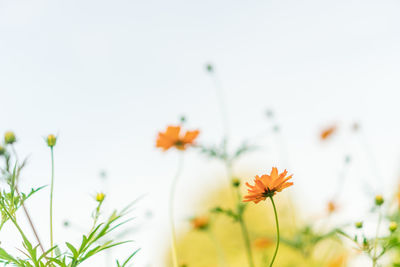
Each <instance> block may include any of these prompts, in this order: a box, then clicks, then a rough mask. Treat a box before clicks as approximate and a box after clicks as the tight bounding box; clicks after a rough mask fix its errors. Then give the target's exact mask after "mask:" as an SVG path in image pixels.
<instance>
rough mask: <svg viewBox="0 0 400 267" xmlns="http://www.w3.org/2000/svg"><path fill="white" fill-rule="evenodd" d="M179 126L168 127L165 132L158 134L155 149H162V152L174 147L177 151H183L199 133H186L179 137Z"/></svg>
mask: <svg viewBox="0 0 400 267" xmlns="http://www.w3.org/2000/svg"><path fill="white" fill-rule="evenodd" d="M180 131H181V126H168V127H167V130H166V131H165V132H159V133H158V137H157V144H156V147H160V148H162V149H163V150H164V151H166V150H168V149H170V148H171V147H175V148H176V149H179V150H185V149H186V148H187V147H188V146H189V145H192V144H193V143H194V140H195V139H196V137H197V136H198V135H199V133H200V131H198V130H195V131H186V133H185V134H183V135H181V134H180Z"/></svg>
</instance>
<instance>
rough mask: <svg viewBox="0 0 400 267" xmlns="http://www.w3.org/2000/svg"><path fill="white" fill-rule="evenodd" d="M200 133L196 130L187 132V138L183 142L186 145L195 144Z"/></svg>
mask: <svg viewBox="0 0 400 267" xmlns="http://www.w3.org/2000/svg"><path fill="white" fill-rule="evenodd" d="M199 133H200V131H199V130H195V131H187V132H186V134H185V136H184V137H183V139H182V141H183V142H184V143H193V141H194V139H196V137H197V136H198V135H199Z"/></svg>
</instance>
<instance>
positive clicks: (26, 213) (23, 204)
mask: <svg viewBox="0 0 400 267" xmlns="http://www.w3.org/2000/svg"><path fill="white" fill-rule="evenodd" d="M11 150H12V152H13V154H14V156H15V160H16V162H17V163H16V164H18V153H17V150H16V149H15V146H14V144H12V145H11ZM22 166H23V165H22ZM22 166H21V167H19V168H18V172H17V174H16V175H17V176H16V178H15V185H14V189H15V192H16V193H17V195H18V197H19V198H20V200H21V206H22V209H23V211H24V213H25V216H26V218H27V219H28V223H29V225H30V227H31V229H32V232H33V234H34V235H35V238H36V240H37V242H38V244H39V247H40V249H41V250H42V252H43V254H44V253H45V250H44V247H43V245H42V242H40V238H39V235H38V233H37V231H36V228H35V225H34V224H33V221H32V219H31V216H30V215H29V212H28V209H27V208H26V206H25V203H24V200H23V199H22V196H21V194H20V192H19V190H18V181H19V174H20V170H21V169H22ZM7 169H8V168H7ZM7 214H8V215H9V217H10V216H11V215H10V214H9V213H8V212H7ZM10 219H11V220H13V218H11V217H10ZM13 222H14V224H15V226H16V227H17V228H18V230H19V231H20V232H21V234H23V233H22V230H21V229H20V228H19V226H18V224H17V222H16V221H13Z"/></svg>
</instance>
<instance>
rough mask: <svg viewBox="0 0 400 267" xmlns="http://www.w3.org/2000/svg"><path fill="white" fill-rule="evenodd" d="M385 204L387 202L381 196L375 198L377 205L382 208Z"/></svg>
mask: <svg viewBox="0 0 400 267" xmlns="http://www.w3.org/2000/svg"><path fill="white" fill-rule="evenodd" d="M383 202H385V200H384V199H383V197H382V196H381V195H376V196H375V205H377V206H381V205H382V204H383Z"/></svg>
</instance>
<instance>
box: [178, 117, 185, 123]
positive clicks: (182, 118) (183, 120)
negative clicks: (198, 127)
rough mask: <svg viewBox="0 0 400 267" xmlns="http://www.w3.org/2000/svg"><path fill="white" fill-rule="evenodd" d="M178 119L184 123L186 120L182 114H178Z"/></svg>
mask: <svg viewBox="0 0 400 267" xmlns="http://www.w3.org/2000/svg"><path fill="white" fill-rule="evenodd" d="M179 121H180V122H181V123H185V122H186V117H185V116H183V115H182V116H180V118H179Z"/></svg>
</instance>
